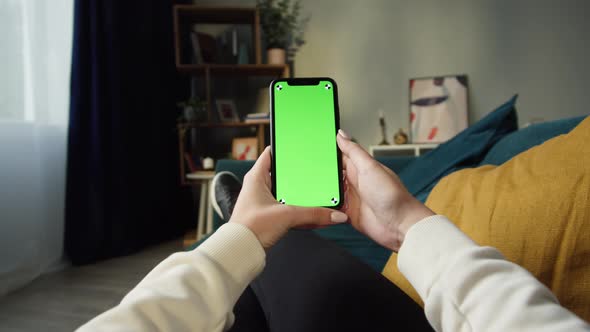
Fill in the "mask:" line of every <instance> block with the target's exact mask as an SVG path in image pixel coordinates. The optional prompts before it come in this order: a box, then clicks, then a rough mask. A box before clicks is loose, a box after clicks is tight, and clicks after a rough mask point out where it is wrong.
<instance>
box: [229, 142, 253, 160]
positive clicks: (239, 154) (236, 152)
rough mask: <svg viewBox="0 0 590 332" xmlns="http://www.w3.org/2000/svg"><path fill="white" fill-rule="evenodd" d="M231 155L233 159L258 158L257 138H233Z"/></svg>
mask: <svg viewBox="0 0 590 332" xmlns="http://www.w3.org/2000/svg"><path fill="white" fill-rule="evenodd" d="M231 155H232V158H233V159H235V160H256V159H257V158H258V138H256V137H237V138H234V139H233V140H232V144H231Z"/></svg>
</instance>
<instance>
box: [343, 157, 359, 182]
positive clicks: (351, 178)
mask: <svg viewBox="0 0 590 332" xmlns="http://www.w3.org/2000/svg"><path fill="white" fill-rule="evenodd" d="M342 164H343V165H345V167H346V174H345V179H346V180H347V181H348V182H349V183H350V185H352V186H358V175H357V170H356V167H355V166H354V165H353V164H352V160H350V158H348V157H346V156H343V157H342Z"/></svg>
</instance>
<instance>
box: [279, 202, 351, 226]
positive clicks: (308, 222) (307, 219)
mask: <svg viewBox="0 0 590 332" xmlns="http://www.w3.org/2000/svg"><path fill="white" fill-rule="evenodd" d="M289 208H290V209H291V211H289V212H288V215H289V222H290V224H291V227H301V226H329V225H334V224H341V223H344V222H346V221H347V220H348V216H347V215H346V214H345V213H344V212H341V211H337V210H332V209H329V208H322V207H303V206H290V207H289Z"/></svg>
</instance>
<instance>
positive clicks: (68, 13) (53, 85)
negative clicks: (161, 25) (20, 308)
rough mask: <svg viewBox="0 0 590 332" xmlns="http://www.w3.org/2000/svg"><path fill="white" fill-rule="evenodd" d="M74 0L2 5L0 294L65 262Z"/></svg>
mask: <svg viewBox="0 0 590 332" xmlns="http://www.w3.org/2000/svg"><path fill="white" fill-rule="evenodd" d="M72 30H73V0H51V1H47V0H0V295H2V294H4V293H6V292H8V291H11V290H13V289H15V288H18V287H20V286H22V285H24V284H26V283H27V282H29V281H31V280H32V279H34V278H35V277H37V276H38V275H40V274H41V273H43V272H46V271H48V270H52V269H56V268H59V266H60V265H61V264H62V261H63V233H64V200H65V172H66V143H67V126H68V107H69V90H70V89H69V80H70V64H71V53H72V52H71V50H72Z"/></svg>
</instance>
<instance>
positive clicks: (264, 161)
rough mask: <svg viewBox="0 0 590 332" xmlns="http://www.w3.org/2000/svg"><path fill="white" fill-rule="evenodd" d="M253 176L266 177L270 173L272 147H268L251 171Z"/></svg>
mask: <svg viewBox="0 0 590 332" xmlns="http://www.w3.org/2000/svg"><path fill="white" fill-rule="evenodd" d="M250 172H252V173H253V174H256V175H264V174H267V175H268V173H269V172H270V147H269V146H267V147H266V148H265V149H264V151H262V153H261V154H260V157H258V159H257V160H256V163H255V164H254V166H252V169H251V170H250Z"/></svg>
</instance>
